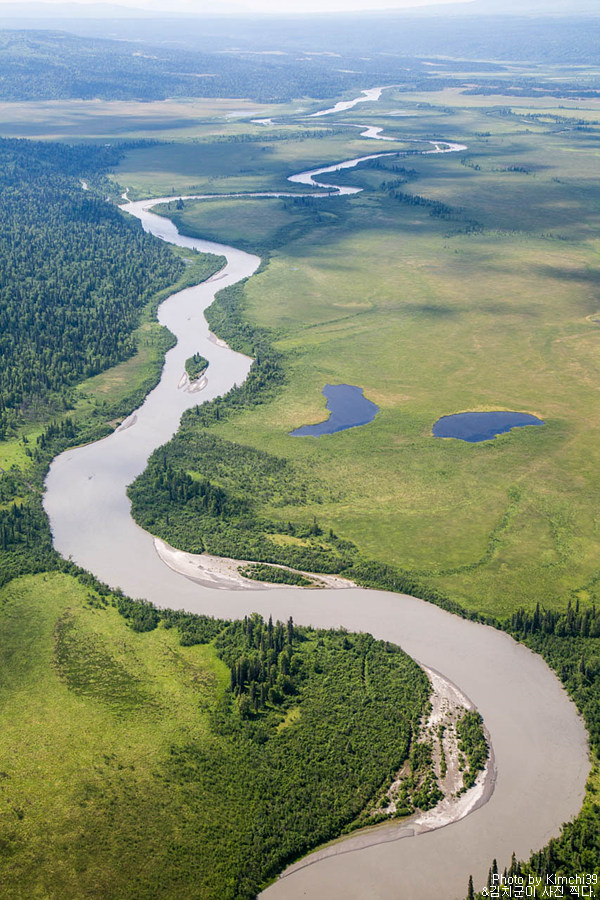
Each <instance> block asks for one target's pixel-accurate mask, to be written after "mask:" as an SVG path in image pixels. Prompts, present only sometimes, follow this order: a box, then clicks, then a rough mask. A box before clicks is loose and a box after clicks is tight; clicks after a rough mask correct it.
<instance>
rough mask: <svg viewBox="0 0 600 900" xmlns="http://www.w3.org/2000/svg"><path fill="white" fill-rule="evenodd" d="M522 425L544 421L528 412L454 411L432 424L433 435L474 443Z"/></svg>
mask: <svg viewBox="0 0 600 900" xmlns="http://www.w3.org/2000/svg"><path fill="white" fill-rule="evenodd" d="M524 425H544V422H542V420H541V419H538V418H537V416H531V415H529V413H519V412H509V411H508V410H498V411H497V412H467V413H456V414H455V415H453V416H442V418H441V419H438V420H437V422H436V423H435V425H434V426H433V435H434V437H440V438H457V439H458V440H459V441H469V443H471V444H476V443H479V442H480V441H491V440H492V438H495V437H497V435H499V434H505V432H507V431H510V430H511V429H512V428H522V427H523V426H524Z"/></svg>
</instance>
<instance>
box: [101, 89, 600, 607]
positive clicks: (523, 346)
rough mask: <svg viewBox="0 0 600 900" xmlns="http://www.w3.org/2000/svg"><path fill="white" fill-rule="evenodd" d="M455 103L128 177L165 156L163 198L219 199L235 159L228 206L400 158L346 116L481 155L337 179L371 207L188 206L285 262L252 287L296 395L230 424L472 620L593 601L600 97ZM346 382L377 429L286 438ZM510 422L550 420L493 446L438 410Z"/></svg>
mask: <svg viewBox="0 0 600 900" xmlns="http://www.w3.org/2000/svg"><path fill="white" fill-rule="evenodd" d="M441 99H442V98H441V97H438V96H437V95H436V97H435V98H432V97H430V96H429V94H427V95H423V96H420V97H419V96H417V95H413V96H411V95H406V94H398V95H395V94H394V91H393V90H391V91H387V92H386V93H385V94H384V97H383V99H382V101H380V102H379V103H378V104H365V105H364V107H363V108H361V109H360V110H351V111H349V112H348V113H345V114H342V115H341V116H336V117H335V123H336V124H335V126H334V127H335V130H336V134H335V135H334V136H333V137H332V139H331V140H325V141H323V140H319V141H313V140H305V139H302V140H297V139H294V138H293V137H290V138H289V139H288V140H284V141H282V140H278V141H276V142H273V143H271V144H269V143H266V144H265V147H268V148H269V150H268V151H267V152H266V153H265V152H264V151H263V150H261V149H260V148H261V146H262V145H261V144H260V143H258V142H254V143H248V144H244V143H219V144H218V145H213V147H212V148H211V149H209V150H207V151H204V150H203V147H202V145H198V154H197V158H196V159H195V160H194V159H193V158H192V155H191V154H190V148H189V145H186V144H182V145H180V147H179V148H178V149H177V152H176V153H175V155H174V154H173V151H172V148H169V147H164V148H156V147H154V148H138V149H136V150H133V151H132V152H131V153H130V154H128V155H127V156H126V157H125V159H124V160H123V162H122V163H121V166H120V167H119V169H118V170H117V172H116V173H115V178H116V179H117V180H122V183H123V184H129V180H128V179H129V178H130V176H131V173H132V171H133V169H134V168H135V167H136V166H137V169H138V171H140V172H141V173H142V175H140V177H139V178H138V180H137V181H136V180H135V178H133V179H132V182H133V184H134V186H135V189H136V190H140V189H141V188H142V187H143V180H145V179H147V178H149V174H148V173H149V172H150V171H151V169H152V167H153V166H158V167H159V168H160V166H161V165H164V166H165V167H167V170H168V173H167V172H166V173H165V175H164V178H165V179H166V181H165V184H166V183H167V181H169V180H171V181H174V180H175V179H176V178H181V179H188V181H187V182H186V184H187V185H188V186H189V187H191V186H192V184H194V185H196V186H201V187H202V189H206V186H207V185H208V183H209V181H210V179H211V178H214V175H213V174H211V173H212V172H213V171H214V167H215V165H216V160H217V159H218V162H219V171H220V179H219V192H221V193H227V192H228V191H230V190H231V191H236V190H240V189H242V190H243V189H252V190H261V189H265V190H270V189H273V188H274V187H275V186H276V184H277V185H280V182H279V181H278V180H277V179H281V178H282V177H283V175H284V174H291V173H293V172H294V171H300V170H302V169H307V168H310V167H311V166H315V164H316V163H317V161H320V162H322V163H323V164H324V163H327V162H331V161H332V160H333V158H334V157H335V155H336V153H337V157H336V158H337V159H340V160H341V159H344V158H352V157H353V156H357V155H359V154H360V153H366V152H368V153H373V152H378V151H381V152H385V151H390V150H393V149H395V147H396V146H397V145H396V144H393V143H390V144H388V143H387V142H375V141H364V140H360V141H357V140H356V138H355V136H354V133H353V132H355V131H356V129H350V128H348V129H347V131H346V133H345V136H344V135H343V134H341V133H340V130H339V125H338V123H341V122H344V121H347V122H351V121H354V122H357V121H358V122H364V123H366V124H373V125H378V126H381V127H384V128H385V133H386V134H389V135H390V136H394V137H397V138H398V139H399V140H401V141H402V140H404V141H406V140H409V139H410V140H418V141H423V140H432V139H434V138H440V139H446V140H455V141H460V142H463V143H464V144H466V145H468V149H467V150H465V151H461V152H457V153H451V154H428V155H424V156H423V155H414V154H411V155H408V156H406V157H404V158H402V157H400V158H395V157H389V158H387V159H385V160H378V161H375V162H372V163H366V164H364V165H363V166H361V167H360V168H359V169H355V170H349V171H347V172H345V173H342V174H336V175H335V176H324V177H323V178H324V180H326V178H327V177H329V178H330V179H331V180H332V181H335V182H336V183H346V184H356V185H360V186H362V187H363V188H364V191H363V192H362V193H361V194H358V195H355V196H352V197H345V198H329V199H322V200H319V201H316V200H315V201H299V202H297V203H294V202H293V201H290V200H286V199H280V200H265V201H261V200H249V199H248V200H240V201H236V200H215V201H206V202H204V201H200V202H197V203H193V202H187V203H186V205H185V207H184V209H183V210H179V211H177V212H176V213H175V218H176V221H177V223H178V225H179V227H180V228H181V229H183V230H184V231H185V230H188V231H189V232H190V233H192V234H198V235H199V234H202V235H204V236H207V237H211V238H214V239H217V240H223V241H226V242H231V243H234V244H235V243H236V240H238V242H239V243H240V244H241V245H243V246H245V247H246V248H248V249H255V250H258V251H259V252H262V253H263V254H265V253H266V256H267V264H266V265H265V266H264V267H263V269H262V271H261V272H260V273H259V274H258V275H256V276H255V277H254V278H252V279H251V280H250V281H249V282H248V283H247V284H246V286H245V291H244V296H245V300H244V310H243V314H244V316H245V317H246V318H247V320H248V321H249V322H250V323H252V325H254V326H257V327H259V328H261V329H267V330H268V331H269V332H270V333H271V336H272V339H273V341H274V345H275V348H276V349H277V350H278V351H279V352H280V353H281V354H282V357H283V366H284V369H285V384H284V385H283V386H282V387H281V388H280V389H278V390H277V392H276V394H275V395H274V396H273V397H272V398H270V399H269V401H268V402H266V403H263V404H262V405H260V406H258V407H253V408H251V409H248V410H247V411H245V412H237V413H236V414H235V416H233V417H229V418H228V419H227V420H226V421H223V422H221V423H218V424H216V425H214V426H212V430H213V431H214V434H215V435H216V436H218V437H220V438H223V439H225V440H228V441H233V442H236V443H238V444H243V445H246V446H249V447H253V448H257V449H261V450H266V451H268V453H270V454H272V455H274V456H277V457H281V458H283V459H286V460H288V461H290V462H292V463H293V464H294V465H296V466H298V467H299V468H300V469H301V470H302V472H303V473H305V476H306V478H308V479H310V478H313V477H314V479H315V480H318V481H320V482H322V481H326V482H327V483H328V484H329V486H330V488H331V491H330V498H334V499H327V498H323V499H322V502H320V503H319V504H318V505H317V506H315V507H314V508H311V509H310V510H309V512H310V513H311V514H314V515H315V516H317V518H318V521H319V524H320V525H321V526H322V527H324V528H330V527H331V528H333V529H334V531H335V532H336V534H338V535H340V536H342V537H344V538H346V539H349V540H351V541H352V542H354V543H355V544H356V545H357V547H358V548H359V550H360V552H361V554H362V555H364V556H365V557H367V558H370V559H374V560H378V561H380V562H385V563H391V564H393V565H395V566H398V567H400V568H402V569H405V570H408V571H409V572H410V573H413V574H415V575H417V576H418V577H419V578H421V579H422V580H423V581H425V582H426V583H428V584H429V585H431V586H433V587H436V588H437V589H438V590H440V591H441V592H442V593H444V594H446V595H448V596H450V597H452V599H454V600H457V601H459V602H460V603H461V604H463V605H464V606H465V607H467V608H468V609H471V610H477V611H479V612H483V613H490V614H494V615H499V616H502V615H504V614H507V613H509V612H511V611H512V610H514V609H515V608H517V607H520V606H525V607H533V606H535V604H536V603H537V602H541V603H543V604H544V605H545V606H557V607H562V606H564V604H565V603H566V600H567V598H568V597H574V596H575V597H578V598H579V599H581V600H587V599H595V598H596V588H595V585H596V583H597V573H598V563H597V560H598V549H599V542H600V536H599V532H598V527H599V526H598V517H597V508H598V487H597V477H596V465H595V450H594V448H595V447H596V446H597V442H598V436H599V435H598V429H599V427H600V409H599V405H598V376H599V374H600V371H599V362H598V346H599V340H600V331H599V326H598V323H597V320H596V318H595V317H596V316H597V314H598V313H599V312H600V298H599V290H598V288H599V286H600V271H599V269H598V262H599V257H598V253H599V250H600V242H599V241H598V238H597V234H598V225H599V224H600V207H599V206H598V200H599V198H600V180H599V178H600V166H599V163H598V151H597V144H596V143H595V140H597V138H596V134H597V129H596V126H595V124H594V123H595V121H596V120H595V119H593V118H592V116H593V114H595V113H596V111H597V115H598V117H599V118H600V104H599V103H598V101H589V102H583V101H581V104H580V105H581V106H582V107H584V111H585V124H584V125H582V124H581V116H580V113H581V112H582V110H580V109H579V108H573V104H570V105H569V106H568V107H567V108H564V109H563V108H562V105H561V108H560V109H557V101H556V100H555V99H554V98H548V101H547V106H548V111H547V112H546V111H545V109H544V104H543V103H542V102H541V101H540V100H538V99H537V98H536V101H535V102H534V101H532V100H529V98H522V99H521V98H520V99H519V103H518V105H515V98H514V97H506V98H504V100H505V102H506V105H505V106H504V105H499V102H498V98H496V97H494V98H486V97H469V96H466V97H465V96H464V95H463V94H461V93H459V92H456V91H452V90H449V91H445V92H443V99H444V104H443V105H440V106H437V105H434V103H433V100H441ZM483 100H488V101H490V100H491V101H492V102H490V103H489V105H481V104H482V101H483ZM473 101H477V102H476V103H474V102H473ZM521 104H522V106H521ZM395 112H402V113H403V115H402V116H399V115H389V114H388V113H395ZM276 121H277V119H276ZM283 121H285V120H283ZM319 125H320V127H321V128H323V127H326V125H327V123H326V121H323V120H321V121H320V122H319ZM248 127H249V128H250V129H252V133H254V129H255V126H248ZM261 127H262V128H263V130H264V133H265V134H268V133H270V132H273V133H278V129H277V128H275V127H274V129H273V128H270V127H265V126H261ZM344 141H345V143H344ZM365 145H366V146H365ZM404 146H405V147H406V146H410V145H406V144H404ZM413 146H414V147H418V148H419V149H422V148H423V144H422V143H419V144H415V145H413ZM319 147H320V148H321V150H320V153H321V156H320V158H319ZM271 148H275V149H274V151H272V152H271ZM161 154H164V156H163V157H162V160H161V158H160V155H161ZM177 154H179V155H177ZM240 154H242V155H243V157H244V159H245V165H247V167H248V170H249V171H248V173H244V174H240V172H239V166H240ZM265 157H266V159H265ZM257 159H258V163H257V162H256V160H257ZM263 159H264V166H263V162H262V160H263ZM267 160H268V164H267ZM274 164H275V165H274ZM263 168H264V169H268V172H269V174H268V176H267V177H263V175H262V173H263ZM196 173H197V177H196ZM142 179H143V180H142ZM415 197H416V198H417V199H416V200H415V199H414V198H415ZM431 201H433V203H432V202H431ZM327 382H328V383H334V384H335V383H349V384H358V385H360V386H361V387H363V388H364V390H365V396H367V397H368V398H369V399H371V400H373V401H374V402H375V403H377V405H378V406H379V407H380V413H379V414H378V415H377V417H376V419H375V421H374V422H373V423H372V424H371V425H369V426H367V427H364V428H358V429H353V430H350V431H347V432H342V433H338V434H335V435H330V436H324V437H321V438H292V437H290V436H289V431H291V430H292V429H293V428H295V427H298V426H299V425H302V424H307V423H311V422H316V421H320V420H321V419H322V418H323V412H324V409H325V400H324V398H323V396H322V394H321V390H322V388H323V385H324V384H325V383H327ZM491 409H513V410H519V411H523V412H529V413H533V414H535V415H537V416H539V417H540V418H541V419H543V420H544V422H545V423H546V424H545V426H544V427H543V428H536V429H533V428H529V429H528V428H524V429H517V430H515V431H513V432H511V433H509V434H506V435H502V436H500V437H498V438H496V439H495V440H493V441H489V442H485V443H482V444H479V445H472V444H466V443H463V442H459V441H455V440H440V439H434V438H433V437H432V436H431V427H432V425H433V424H434V422H435V421H436V420H437V418H439V417H440V416H442V415H448V414H451V413H453V412H458V411H464V410H491ZM190 468H191V470H192V471H194V470H195V468H198V469H201V465H199V466H197V467H195V466H194V465H193V464H191V465H190ZM240 489H241V486H240ZM262 512H263V513H264V515H266V516H268V517H269V518H270V519H275V520H278V521H281V522H282V523H286V522H288V521H290V522H292V523H295V522H299V521H304V520H305V519H306V514H307V510H306V508H300V507H298V506H296V505H294V504H292V505H290V506H287V507H286V506H277V507H269V506H268V504H267V505H265V506H264V508H263V509H262Z"/></svg>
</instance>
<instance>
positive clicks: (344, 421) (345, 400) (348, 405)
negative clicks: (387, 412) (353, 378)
mask: <svg viewBox="0 0 600 900" xmlns="http://www.w3.org/2000/svg"><path fill="white" fill-rule="evenodd" d="M323 394H324V395H325V397H327V409H328V410H329V418H328V419H326V420H325V421H324V422H318V423H317V424H316V425H303V426H302V427H301V428H296V429H295V430H294V431H290V434H291V435H292V437H304V436H306V435H309V434H311V435H313V436H314V437H320V436H321V435H322V434H334V433H335V432H336V431H346V429H347V428H356V427H357V426H359V425H368V424H369V422H372V421H373V419H374V418H375V415H376V414H377V412H378V411H379V407H378V406H376V404H375V403H372V402H371V401H370V400H367V398H366V397H365V395H364V394H363V389H362V388H359V387H356V386H355V385H353V384H326V385H325V387H324V388H323Z"/></svg>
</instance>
